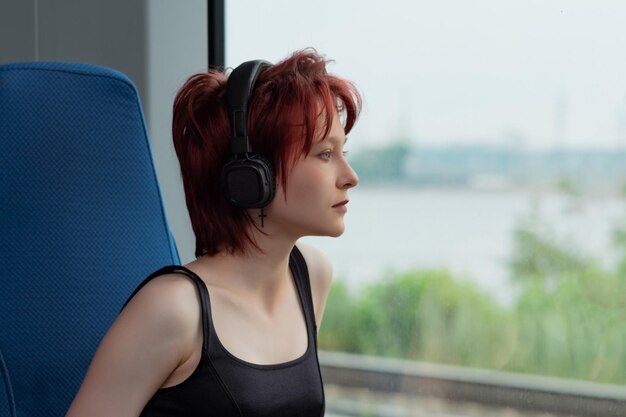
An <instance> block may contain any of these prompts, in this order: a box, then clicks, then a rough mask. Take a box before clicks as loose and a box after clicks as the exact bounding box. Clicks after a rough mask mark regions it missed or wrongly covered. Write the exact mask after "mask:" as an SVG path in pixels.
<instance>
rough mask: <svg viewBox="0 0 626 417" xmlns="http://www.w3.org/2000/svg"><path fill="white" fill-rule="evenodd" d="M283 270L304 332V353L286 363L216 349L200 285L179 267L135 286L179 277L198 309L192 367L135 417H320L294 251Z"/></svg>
mask: <svg viewBox="0 0 626 417" xmlns="http://www.w3.org/2000/svg"><path fill="white" fill-rule="evenodd" d="M289 268H290V270H291V273H292V275H293V278H294V281H295V285H296V288H297V291H298V295H299V299H300V305H301V306H302V309H303V311H304V317H305V321H306V327H307V337H308V343H307V346H308V347H307V350H306V352H305V353H304V354H303V355H302V356H301V357H299V358H297V359H294V360H291V361H289V362H285V363H280V364H272V365H258V364H253V363H249V362H246V361H244V360H242V359H239V358H237V357H235V356H233V355H232V354H231V353H230V352H228V351H227V350H226V348H225V347H224V346H223V345H222V344H221V342H220V340H219V339H218V337H217V333H216V332H215V327H214V326H213V321H212V319H211V304H210V300H209V293H208V290H207V287H206V285H205V284H204V282H203V281H202V279H200V277H198V276H197V275H196V274H194V273H193V272H192V271H190V270H189V269H187V268H185V267H183V266H167V267H164V268H162V269H160V270H158V271H156V272H154V273H153V274H152V275H150V276H149V277H148V278H146V280H145V281H144V282H143V283H141V284H140V285H139V287H138V288H137V289H136V290H135V292H134V293H133V295H131V297H130V298H132V297H133V296H134V295H135V294H136V293H137V292H138V291H139V290H140V289H141V288H142V287H143V286H144V285H145V284H146V283H147V282H148V281H150V280H151V279H153V278H154V277H157V276H159V275H163V274H170V273H181V274H184V275H186V276H188V277H189V278H191V279H192V281H193V282H194V283H195V284H196V286H197V288H198V291H199V294H200V303H201V309H202V325H203V343H202V355H201V358H200V362H199V363H198V366H197V367H196V369H195V370H194V372H193V373H192V374H191V375H190V376H189V378H187V379H186V380H185V381H183V382H181V383H180V384H178V385H175V386H172V387H167V388H161V389H159V390H158V391H157V392H156V393H155V394H154V396H153V397H152V398H151V399H150V401H148V403H147V404H146V406H145V407H144V409H143V411H142V412H141V415H140V417H166V416H167V417H179V416H180V417H183V416H184V417H194V416H197V417H213V416H215V417H235V416H237V417H265V416H272V417H277V416H286V417H319V416H323V415H324V388H323V385H322V378H321V374H320V368H319V362H318V358H317V329H316V325H315V314H314V310H313V300H312V296H311V286H310V282H309V274H308V270H307V266H306V263H305V261H304V257H303V256H302V254H301V253H300V251H299V250H298V248H296V247H295V246H294V248H293V250H292V252H291V254H290V256H289Z"/></svg>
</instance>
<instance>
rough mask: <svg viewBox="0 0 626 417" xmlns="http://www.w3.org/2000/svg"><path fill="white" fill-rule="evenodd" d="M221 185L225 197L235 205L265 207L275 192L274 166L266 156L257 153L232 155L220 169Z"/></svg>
mask: <svg viewBox="0 0 626 417" xmlns="http://www.w3.org/2000/svg"><path fill="white" fill-rule="evenodd" d="M222 187H223V189H224V194H225V195H226V199H227V200H228V201H229V202H230V203H231V204H232V205H234V206H236V207H241V208H262V207H265V206H267V205H268V204H269V203H270V202H271V201H272V199H273V198H274V194H275V193H276V177H275V174H274V167H273V166H272V163H271V162H270V161H269V160H268V159H267V158H265V157H264V156H262V155H258V154H253V153H249V154H245V156H243V157H240V158H236V157H233V158H231V159H229V160H228V161H227V162H226V164H225V165H224V169H223V170H222Z"/></svg>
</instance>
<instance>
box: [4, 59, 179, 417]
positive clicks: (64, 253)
mask: <svg viewBox="0 0 626 417" xmlns="http://www.w3.org/2000/svg"><path fill="white" fill-rule="evenodd" d="M178 263H179V258H178V254H177V252H176V247H175V244H174V241H173V239H172V237H171V233H170V231H169V228H168V225H167V221H166V218H165V212H164V209H163V204H162V201H161V195H160V192H159V187H158V183H157V178H156V173H155V170H154V166H153V162H152V156H151V153H150V148H149V142H148V136H147V132H146V127H145V122H144V119H143V114H142V110H141V105H140V102H139V98H138V95H137V91H136V89H135V87H134V86H133V84H132V83H131V82H130V80H129V79H128V78H127V77H126V76H124V75H123V74H121V73H119V72H117V71H115V70H111V69H108V68H103V67H99V66H95V65H86V64H74V63H59V62H37V63H16V64H8V65H0V354H1V359H2V362H3V363H2V364H0V366H1V367H2V369H0V417H5V416H10V417H35V416H36V417H41V416H62V415H64V413H65V412H66V410H67V408H68V407H69V404H70V402H71V400H72V398H73V397H74V395H75V393H76V391H77V389H78V387H79V385H80V382H81V381H82V379H83V377H84V374H85V371H86V370H87V366H88V364H89V362H90V360H91V358H92V356H93V353H94V351H95V349H96V347H97V345H98V343H99V341H100V340H101V338H102V336H103V335H104V333H105V332H106V329H107V328H108V327H109V326H110V324H111V323H112V321H113V320H114V319H115V317H116V315H117V313H118V312H119V310H120V308H121V307H122V305H123V303H124V301H125V299H126V298H127V297H128V296H129V294H131V293H132V291H133V289H134V288H135V286H137V284H138V283H140V282H141V281H142V280H143V278H145V277H146V276H147V275H149V274H150V273H151V272H153V271H154V270H156V269H158V268H159V267H161V266H163V265H168V264H178ZM10 396H13V398H9V397H10Z"/></svg>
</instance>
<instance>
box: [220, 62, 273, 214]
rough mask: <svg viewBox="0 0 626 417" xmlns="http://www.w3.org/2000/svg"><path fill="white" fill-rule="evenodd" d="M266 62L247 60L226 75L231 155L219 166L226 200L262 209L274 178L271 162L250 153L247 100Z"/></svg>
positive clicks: (269, 196) (271, 188)
mask: <svg viewBox="0 0 626 417" xmlns="http://www.w3.org/2000/svg"><path fill="white" fill-rule="evenodd" d="M266 65H271V64H270V63H269V62H267V61H261V60H256V61H248V62H244V63H243V64H241V65H239V66H238V67H237V68H235V69H234V70H233V71H232V72H231V74H230V76H229V77H228V83H227V85H226V100H227V108H228V118H229V119H230V126H231V129H232V140H231V155H230V158H229V159H228V161H226V164H225V165H224V168H223V169H222V187H223V189H224V193H225V195H226V199H227V200H228V201H229V202H230V203H231V204H232V205H234V206H235V207H241V208H263V207H265V206H266V205H268V204H269V203H270V202H271V201H272V199H273V198H274V193H275V190H276V178H275V176H274V168H273V166H272V163H271V162H270V161H269V160H268V159H267V158H265V157H264V156H262V155H259V154H256V153H253V152H252V149H251V146H250V140H249V139H248V128H247V123H248V102H249V101H250V94H251V93H252V89H253V88H254V82H255V81H256V78H257V75H258V74H259V71H260V70H261V68H262V67H264V66H266Z"/></svg>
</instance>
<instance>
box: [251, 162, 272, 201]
mask: <svg viewBox="0 0 626 417" xmlns="http://www.w3.org/2000/svg"><path fill="white" fill-rule="evenodd" d="M254 157H255V158H256V159H258V161H259V166H263V169H264V171H265V179H266V181H265V183H267V187H268V189H267V198H266V199H264V203H263V205H262V207H265V206H266V205H268V204H269V203H271V202H272V200H273V199H274V195H275V194H276V174H275V172H274V164H272V162H271V161H270V160H269V159H267V158H266V157H265V156H263V155H259V154H255V155H254Z"/></svg>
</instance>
